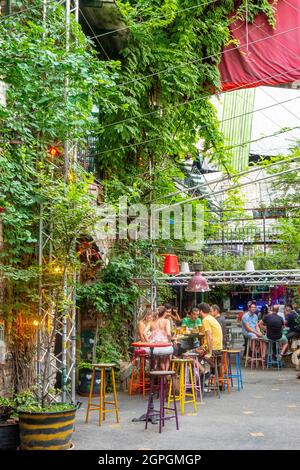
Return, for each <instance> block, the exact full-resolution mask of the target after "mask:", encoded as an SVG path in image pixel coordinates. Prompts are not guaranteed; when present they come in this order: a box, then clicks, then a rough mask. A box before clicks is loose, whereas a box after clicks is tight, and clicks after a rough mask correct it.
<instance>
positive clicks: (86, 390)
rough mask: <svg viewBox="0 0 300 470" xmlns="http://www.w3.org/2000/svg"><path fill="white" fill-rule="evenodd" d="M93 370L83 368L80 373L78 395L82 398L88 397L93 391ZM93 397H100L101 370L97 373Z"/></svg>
mask: <svg viewBox="0 0 300 470" xmlns="http://www.w3.org/2000/svg"><path fill="white" fill-rule="evenodd" d="M91 380H92V369H89V368H88V367H83V368H82V369H79V371H78V389H77V391H78V393H79V395H81V396H84V397H88V396H89V394H90V389H91ZM93 395H98V396H99V395H100V370H96V371H95V380H94V386H93Z"/></svg>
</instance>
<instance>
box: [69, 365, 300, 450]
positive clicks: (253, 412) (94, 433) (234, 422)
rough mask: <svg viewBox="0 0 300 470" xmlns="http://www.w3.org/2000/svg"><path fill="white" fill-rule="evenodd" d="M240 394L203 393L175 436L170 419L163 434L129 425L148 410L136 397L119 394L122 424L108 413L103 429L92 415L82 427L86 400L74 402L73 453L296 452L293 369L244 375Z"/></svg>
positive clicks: (299, 393) (298, 410)
mask: <svg viewBox="0 0 300 470" xmlns="http://www.w3.org/2000/svg"><path fill="white" fill-rule="evenodd" d="M243 380H244V389H243V390H242V391H241V392H238V391H237V389H236V388H234V389H233V390H232V392H231V393H230V394H227V393H224V392H223V393H222V394H221V398H220V399H218V398H215V397H214V396H213V393H208V394H206V396H205V398H204V404H203V405H199V406H198V410H197V413H194V412H193V408H192V405H186V406H187V411H186V414H185V416H181V415H179V431H177V430H176V428H175V423H174V421H173V420H171V421H168V422H166V425H165V428H164V430H163V432H162V434H159V433H158V425H152V424H151V423H149V425H148V429H147V430H145V429H144V423H143V422H132V419H133V418H137V417H139V416H140V415H141V414H143V413H144V412H145V411H146V406H147V402H146V400H143V399H142V398H141V397H140V396H135V397H133V398H132V399H131V400H130V399H129V397H128V395H127V394H126V393H119V394H118V398H119V407H120V424H116V423H115V420H114V416H115V415H114V414H108V417H107V420H106V422H105V423H104V424H103V426H102V428H100V427H99V426H98V413H97V412H96V411H94V412H91V415H90V420H89V423H88V424H86V423H85V413H86V405H87V399H86V398H83V397H78V399H79V400H80V401H81V402H82V407H81V409H80V410H79V411H78V413H77V421H76V429H75V433H74V436H73V442H74V444H75V449H78V450H79V449H95V450H124V449H128V450H146V449H149V450H181V449H182V450H184V449H186V450H198V449H199V450H204V449H207V450H216V449H220V450H225V449H234V450H239V449H241V450H242V449H247V450H252V449H253V450H254V449H290V450H294V449H295V450H299V449H300V433H299V423H300V400H299V398H300V380H297V379H296V372H295V370H294V369H283V370H281V371H279V372H278V371H276V370H264V371H263V370H254V371H253V372H252V371H250V370H249V369H244V370H243Z"/></svg>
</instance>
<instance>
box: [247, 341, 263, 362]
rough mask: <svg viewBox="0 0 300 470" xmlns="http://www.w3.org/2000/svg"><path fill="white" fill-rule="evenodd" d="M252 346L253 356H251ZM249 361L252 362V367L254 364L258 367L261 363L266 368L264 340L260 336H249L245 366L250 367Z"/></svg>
mask: <svg viewBox="0 0 300 470" xmlns="http://www.w3.org/2000/svg"><path fill="white" fill-rule="evenodd" d="M250 348H251V356H250ZM248 362H250V366H251V369H253V366H254V365H255V367H258V365H259V363H261V366H262V369H264V368H265V360H264V357H263V340H262V339H259V338H248V343H247V350H246V358H245V367H248Z"/></svg>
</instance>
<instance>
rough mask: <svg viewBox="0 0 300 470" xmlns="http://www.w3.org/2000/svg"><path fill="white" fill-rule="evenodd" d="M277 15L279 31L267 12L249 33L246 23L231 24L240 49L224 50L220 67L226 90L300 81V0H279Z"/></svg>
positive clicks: (261, 15)
mask: <svg viewBox="0 0 300 470" xmlns="http://www.w3.org/2000/svg"><path fill="white" fill-rule="evenodd" d="M271 3H272V2H271ZM275 16H276V28H275V29H273V28H272V27H271V26H270V25H269V24H268V21H267V18H266V16H265V14H263V13H261V14H259V15H258V16H257V17H256V19H255V21H254V23H253V24H248V34H247V28H246V24H245V21H240V20H238V21H236V22H235V23H234V24H232V25H231V31H232V36H233V38H235V39H237V40H238V42H239V46H238V47H237V45H230V46H228V47H226V48H225V49H224V51H223V55H222V60H221V63H220V65H219V70H220V74H221V82H222V90H233V89H236V88H250V87H256V86H260V85H278V84H283V83H291V82H294V81H296V80H300V0H279V1H278V4H277V7H276V13H275Z"/></svg>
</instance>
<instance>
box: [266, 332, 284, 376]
mask: <svg viewBox="0 0 300 470" xmlns="http://www.w3.org/2000/svg"><path fill="white" fill-rule="evenodd" d="M273 356H275V359H273ZM273 366H274V367H277V370H279V369H281V368H282V360H281V356H280V346H279V342H278V341H272V340H270V339H269V341H268V351H267V369H271V368H272V367H273Z"/></svg>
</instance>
